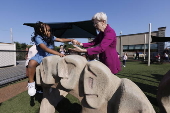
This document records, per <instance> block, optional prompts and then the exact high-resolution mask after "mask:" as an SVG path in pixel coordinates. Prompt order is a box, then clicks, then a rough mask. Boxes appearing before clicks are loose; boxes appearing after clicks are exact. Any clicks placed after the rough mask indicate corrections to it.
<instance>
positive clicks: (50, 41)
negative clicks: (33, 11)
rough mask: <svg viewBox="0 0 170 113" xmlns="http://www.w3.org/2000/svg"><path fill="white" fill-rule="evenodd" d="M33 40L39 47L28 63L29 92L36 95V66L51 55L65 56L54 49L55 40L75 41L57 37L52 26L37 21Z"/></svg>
mask: <svg viewBox="0 0 170 113" xmlns="http://www.w3.org/2000/svg"><path fill="white" fill-rule="evenodd" d="M32 41H34V42H35V44H36V47H37V51H38V52H37V54H36V55H35V56H34V57H32V58H31V59H30V60H29V63H28V80H29V83H28V94H29V95H30V96H34V95H35V93H36V89H35V81H34V75H35V71H36V67H37V66H38V65H39V64H40V63H41V62H42V59H43V58H44V57H47V56H51V55H59V56H60V57H63V56H65V55H64V54H61V53H59V52H57V51H55V50H53V49H54V41H58V42H73V41H74V40H73V39H63V38H56V37H55V36H52V34H51V30H50V26H49V25H47V24H45V23H43V22H37V23H36V24H35V25H34V36H33V37H32Z"/></svg>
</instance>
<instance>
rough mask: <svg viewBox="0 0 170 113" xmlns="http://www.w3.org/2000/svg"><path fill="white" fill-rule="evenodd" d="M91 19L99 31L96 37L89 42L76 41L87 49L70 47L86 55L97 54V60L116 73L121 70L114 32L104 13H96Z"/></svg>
mask: <svg viewBox="0 0 170 113" xmlns="http://www.w3.org/2000/svg"><path fill="white" fill-rule="evenodd" d="M92 21H93V23H94V27H95V28H96V29H97V30H98V31H99V34H98V35H97V37H96V38H95V39H94V40H93V41H91V42H89V43H80V42H78V41H77V42H76V44H77V45H80V46H83V47H84V48H87V49H81V48H80V47H77V46H74V47H75V48H73V49H71V48H70V49H71V50H73V51H77V52H85V53H87V54H88V55H94V54H99V60H100V61H101V62H102V63H104V64H105V65H106V66H107V67H108V68H109V69H110V70H111V72H112V73H113V74H116V73H118V72H119V71H120V70H121V66H120V60H119V59H118V55H117V51H116V43H117V40H116V39H117V38H116V33H115V31H114V30H113V29H112V28H111V27H110V26H109V24H107V15H106V14H105V13H103V12H100V13H96V14H95V15H94V16H93V18H92ZM91 47H92V48H91Z"/></svg>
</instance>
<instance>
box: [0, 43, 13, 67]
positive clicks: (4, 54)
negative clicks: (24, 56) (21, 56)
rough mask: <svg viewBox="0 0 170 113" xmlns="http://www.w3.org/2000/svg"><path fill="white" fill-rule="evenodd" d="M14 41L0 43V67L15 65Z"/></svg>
mask: <svg viewBox="0 0 170 113" xmlns="http://www.w3.org/2000/svg"><path fill="white" fill-rule="evenodd" d="M15 51H16V45H15V43H0V67H4V66H11V65H14V66H16V52H15Z"/></svg>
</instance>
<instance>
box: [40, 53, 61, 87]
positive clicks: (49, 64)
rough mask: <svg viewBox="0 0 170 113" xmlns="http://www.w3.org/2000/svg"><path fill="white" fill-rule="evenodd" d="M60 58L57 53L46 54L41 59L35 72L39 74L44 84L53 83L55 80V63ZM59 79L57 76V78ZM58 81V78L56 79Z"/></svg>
mask: <svg viewBox="0 0 170 113" xmlns="http://www.w3.org/2000/svg"><path fill="white" fill-rule="evenodd" d="M59 59H61V57H60V56H58V55H53V56H48V57H45V58H44V59H43V60H42V63H41V64H40V67H39V68H40V69H39V70H40V71H39V72H38V69H37V72H38V73H39V74H40V75H41V78H42V82H43V83H44V84H55V83H56V81H57V80H55V79H56V78H57V63H58V60H59ZM58 79H59V78H58ZM58 82H59V80H58Z"/></svg>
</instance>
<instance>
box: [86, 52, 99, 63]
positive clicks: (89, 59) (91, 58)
mask: <svg viewBox="0 0 170 113" xmlns="http://www.w3.org/2000/svg"><path fill="white" fill-rule="evenodd" d="M96 58H97V55H96V54H93V55H88V62H90V61H97V60H96Z"/></svg>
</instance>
